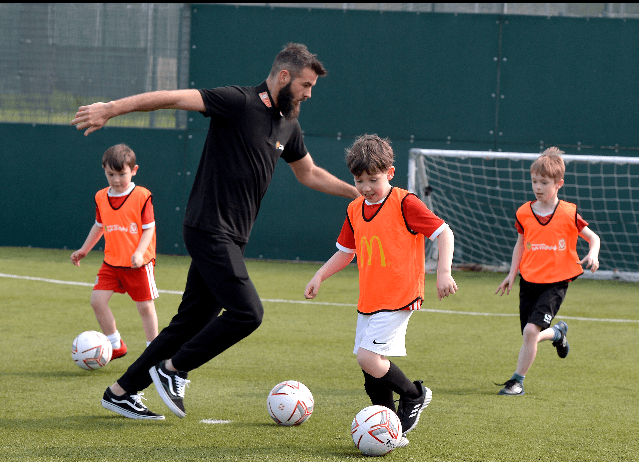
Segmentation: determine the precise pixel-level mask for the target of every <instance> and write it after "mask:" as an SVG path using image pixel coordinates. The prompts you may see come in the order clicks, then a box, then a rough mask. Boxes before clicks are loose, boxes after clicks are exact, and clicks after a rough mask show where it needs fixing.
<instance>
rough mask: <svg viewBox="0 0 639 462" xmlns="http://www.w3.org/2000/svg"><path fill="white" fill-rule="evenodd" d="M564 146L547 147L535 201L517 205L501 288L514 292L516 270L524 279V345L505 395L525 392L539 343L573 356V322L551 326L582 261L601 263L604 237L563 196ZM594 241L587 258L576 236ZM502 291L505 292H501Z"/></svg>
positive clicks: (537, 166) (536, 172) (534, 172)
mask: <svg viewBox="0 0 639 462" xmlns="http://www.w3.org/2000/svg"><path fill="white" fill-rule="evenodd" d="M561 154H563V151H560V150H559V149H557V148H554V147H553V148H548V149H546V150H545V151H544V153H543V154H542V155H541V156H539V158H538V159H537V160H536V161H535V162H533V164H532V166H531V167H530V177H531V179H532V186H533V191H534V193H535V197H536V198H537V199H536V200H534V201H530V202H527V203H525V204H524V205H522V206H521V207H519V209H518V210H517V221H516V223H515V228H516V229H517V232H518V233H519V235H518V238H517V243H516V244H515V248H514V250H513V257H512V263H511V266H510V272H509V273H508V276H506V278H505V279H504V281H503V282H502V283H501V284H500V285H499V287H498V288H497V291H496V292H495V293H496V294H497V293H499V294H500V295H504V292H506V294H509V293H510V290H511V289H512V287H513V285H514V283H515V278H516V277H517V273H521V279H520V281H519V318H520V324H521V331H522V334H523V345H522V347H521V350H520V352H519V360H518V362H517V370H516V371H515V373H514V374H513V376H512V377H511V378H510V380H508V381H506V383H504V384H503V386H504V388H502V389H501V390H500V391H499V394H500V395H511V396H512V395H523V394H524V377H525V376H526V373H527V372H528V369H529V368H530V366H532V363H533V361H534V360H535V356H536V355H537V344H538V343H539V342H543V341H545V340H552V341H553V346H554V347H555V348H557V354H558V355H559V357H560V358H565V357H566V356H568V352H569V351H570V346H569V345H568V340H567V339H566V333H567V332H568V325H567V324H566V323H565V322H564V321H559V322H558V323H557V324H555V325H554V326H553V327H550V324H551V323H552V320H553V319H554V317H555V316H556V315H557V312H558V311H559V307H560V306H561V303H562V302H563V301H564V298H565V296H566V291H567V290H568V283H569V282H570V281H572V280H574V279H576V278H577V277H579V276H580V275H581V274H582V273H583V268H582V267H581V265H583V264H585V265H586V267H590V271H592V272H593V273H594V272H595V271H597V269H598V268H599V245H600V240H599V236H597V235H596V234H595V233H594V232H593V231H591V230H590V228H588V223H587V222H585V221H584V220H583V218H581V216H580V215H579V214H578V213H577V206H576V205H575V204H571V203H570V202H565V201H562V200H559V198H558V197H557V194H558V192H559V189H560V188H561V187H562V186H563V184H564V173H565V171H566V166H565V164H564V161H563V159H562V158H561ZM578 236H581V237H582V238H584V239H585V240H587V241H588V243H589V244H590V250H589V252H588V255H586V256H585V257H584V258H583V260H579V257H578V256H577V239H578ZM500 292H501V293H500Z"/></svg>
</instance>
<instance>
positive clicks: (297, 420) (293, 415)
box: [266, 380, 315, 427]
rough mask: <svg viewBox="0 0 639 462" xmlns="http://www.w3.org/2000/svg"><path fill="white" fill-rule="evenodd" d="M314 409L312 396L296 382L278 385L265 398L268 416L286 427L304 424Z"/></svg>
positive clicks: (289, 381)
mask: <svg viewBox="0 0 639 462" xmlns="http://www.w3.org/2000/svg"><path fill="white" fill-rule="evenodd" d="M314 407H315V401H314V400H313V394H312V393H311V391H310V390H309V389H308V388H307V387H306V385H304V384H303V383H301V382H298V381H296V380H286V381H285V382H280V383H278V384H277V385H275V386H274V387H273V389H272V390H271V392H270V393H269V394H268V398H266V408H267V409H268V413H269V415H270V416H271V417H272V418H273V420H274V421H275V423H277V424H278V425H284V426H286V427H289V426H291V425H299V424H301V423H302V422H305V421H306V420H307V419H308V418H309V417H310V416H311V414H312V413H313V408H314Z"/></svg>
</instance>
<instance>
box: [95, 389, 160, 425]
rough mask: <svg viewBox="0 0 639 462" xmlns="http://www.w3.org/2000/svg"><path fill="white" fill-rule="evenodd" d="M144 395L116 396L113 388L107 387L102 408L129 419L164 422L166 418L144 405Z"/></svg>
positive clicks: (127, 394)
mask: <svg viewBox="0 0 639 462" xmlns="http://www.w3.org/2000/svg"><path fill="white" fill-rule="evenodd" d="M143 394H144V393H135V394H134V393H130V394H129V393H126V394H124V395H120V396H118V395H115V394H113V392H112V391H111V388H109V387H107V389H106V391H105V392H104V396H103V397H102V407H103V408H105V409H109V410H110V411H113V412H117V413H118V414H120V415H122V416H124V417H128V418H129V419H147V420H164V416H163V415H160V414H154V413H153V412H151V411H149V410H148V409H147V407H146V406H145V405H144V404H142V400H143V399H146V398H142V395H143Z"/></svg>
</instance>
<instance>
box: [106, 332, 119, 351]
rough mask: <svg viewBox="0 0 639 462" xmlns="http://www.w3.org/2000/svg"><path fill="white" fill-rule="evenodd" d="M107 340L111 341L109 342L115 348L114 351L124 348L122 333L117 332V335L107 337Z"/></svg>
mask: <svg viewBox="0 0 639 462" xmlns="http://www.w3.org/2000/svg"><path fill="white" fill-rule="evenodd" d="M107 338H108V339H109V342H111V346H113V349H114V350H117V349H118V348H120V347H121V346H122V344H121V343H120V338H121V337H120V332H118V331H117V330H116V331H115V334H111V335H107Z"/></svg>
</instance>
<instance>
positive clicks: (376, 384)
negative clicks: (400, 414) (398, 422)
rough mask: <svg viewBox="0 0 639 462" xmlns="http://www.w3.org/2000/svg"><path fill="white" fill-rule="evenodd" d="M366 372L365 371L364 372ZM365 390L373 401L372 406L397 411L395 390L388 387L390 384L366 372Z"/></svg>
mask: <svg viewBox="0 0 639 462" xmlns="http://www.w3.org/2000/svg"><path fill="white" fill-rule="evenodd" d="M362 372H364V371H362ZM364 389H365V390H366V394H367V395H368V397H369V398H370V399H371V403H372V404H376V405H378V406H386V407H387V408H388V409H390V410H391V411H393V412H396V411H395V401H394V400H393V390H391V389H390V388H389V387H388V383H386V382H384V381H382V379H376V378H375V377H373V376H372V375H370V374H368V373H366V372H364Z"/></svg>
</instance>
